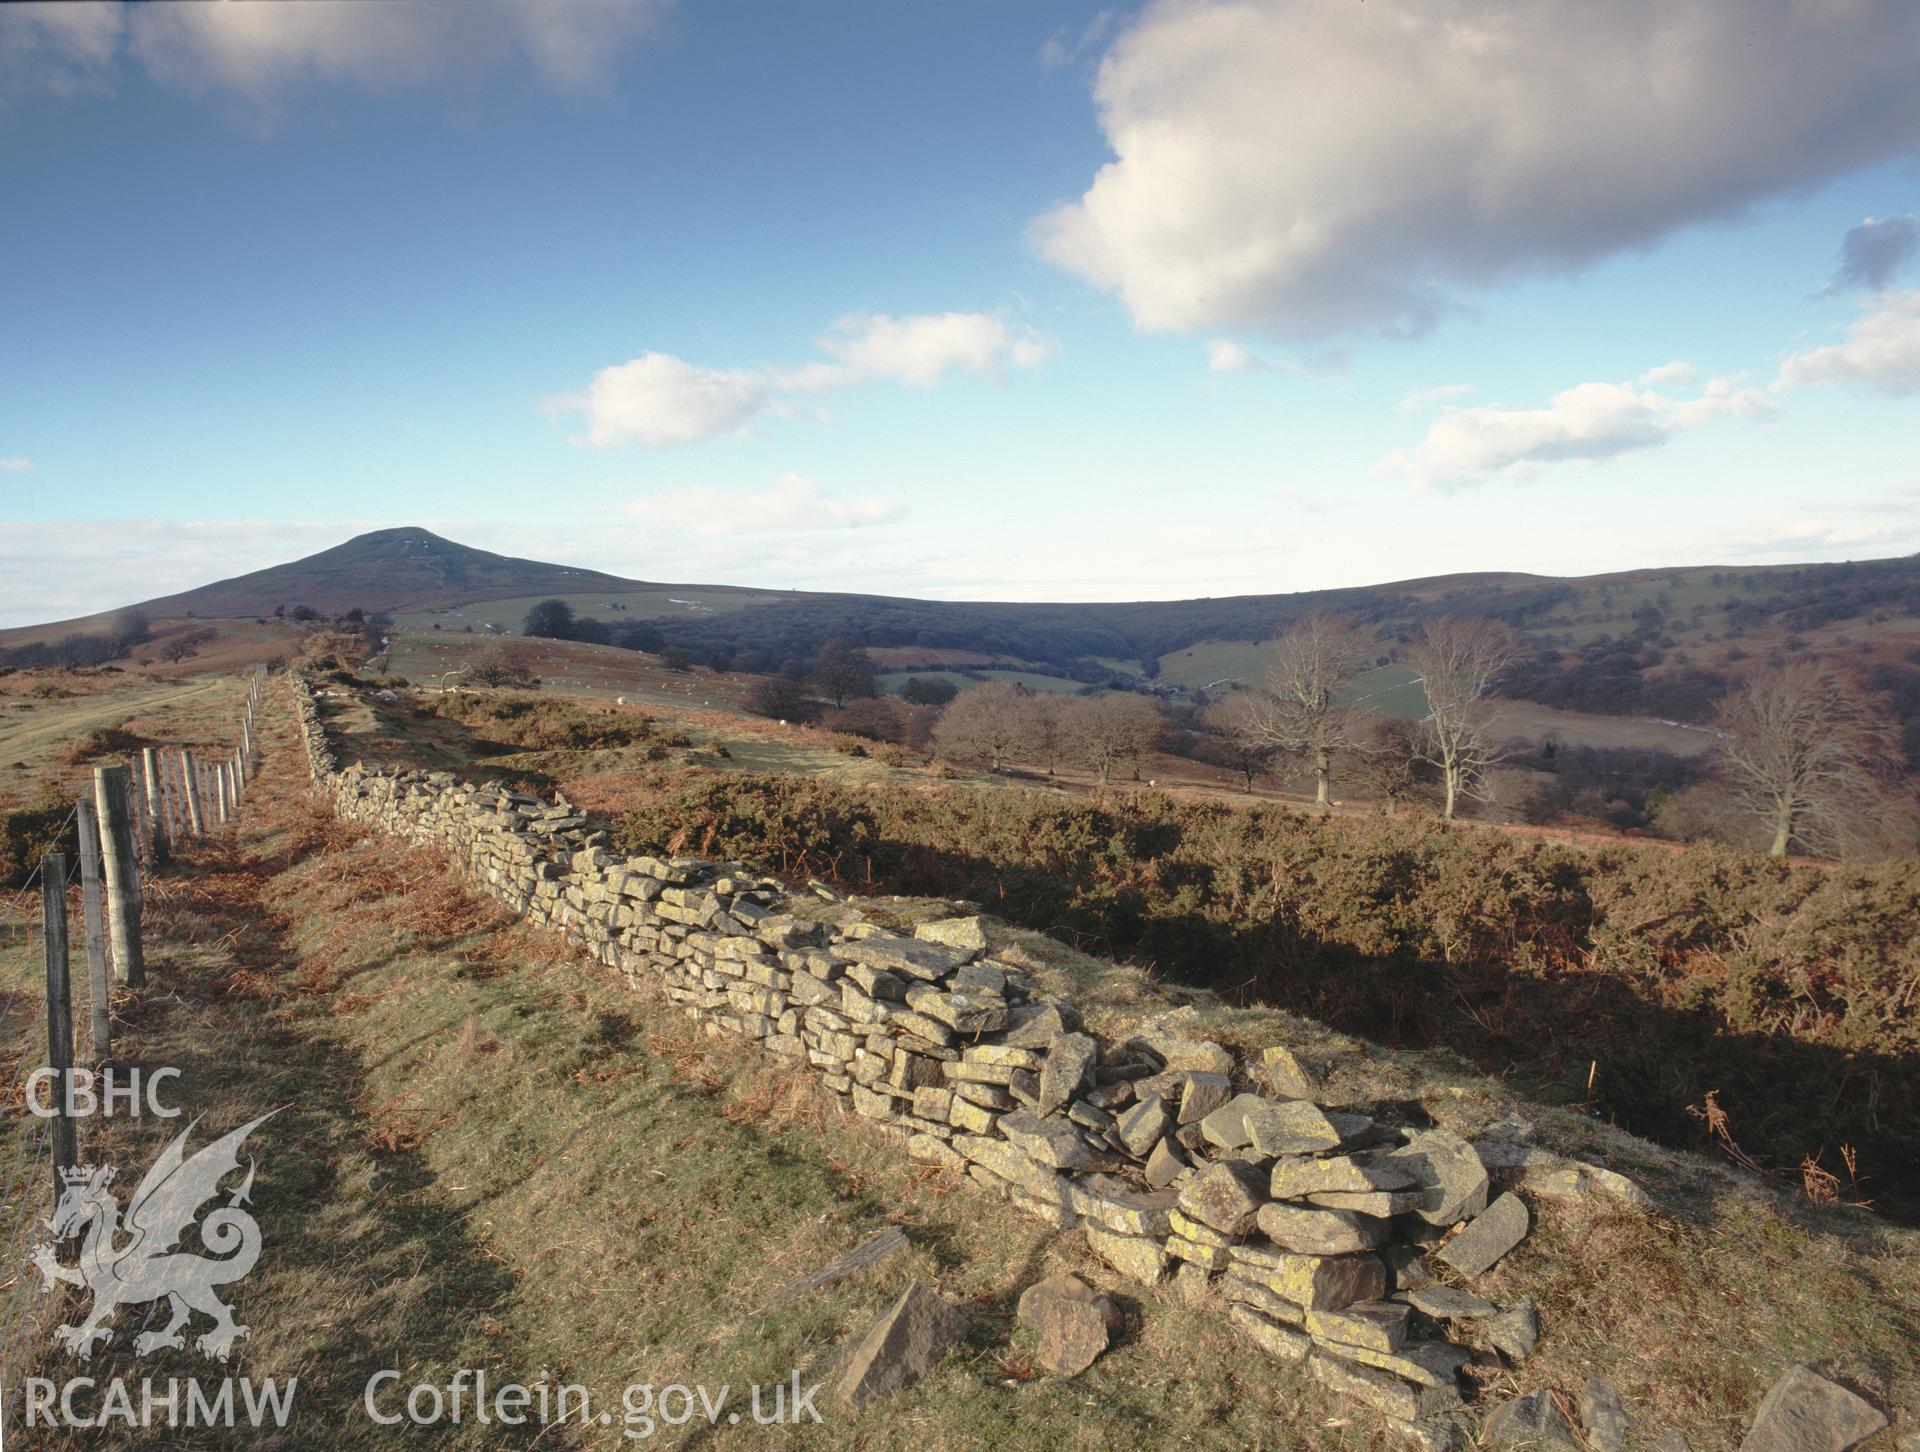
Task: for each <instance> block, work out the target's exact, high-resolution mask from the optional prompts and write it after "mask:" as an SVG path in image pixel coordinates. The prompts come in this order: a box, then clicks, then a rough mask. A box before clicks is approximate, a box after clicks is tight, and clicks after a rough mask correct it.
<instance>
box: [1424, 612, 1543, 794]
mask: <svg viewBox="0 0 1920 1452" xmlns="http://www.w3.org/2000/svg"><path fill="white" fill-rule="evenodd" d="M1521 651H1522V647H1521V644H1520V642H1519V641H1518V640H1517V639H1515V637H1514V635H1513V632H1512V631H1510V630H1508V629H1507V627H1506V626H1504V625H1502V624H1501V623H1500V622H1499V621H1497V620H1483V619H1478V618H1472V617H1466V616H1459V615H1446V616H1441V617H1439V618H1437V619H1434V620H1429V621H1427V622H1426V624H1424V625H1423V626H1421V627H1420V630H1419V633H1418V634H1416V635H1415V637H1414V640H1413V644H1412V645H1411V646H1410V647H1409V648H1408V651H1407V663H1408V664H1409V665H1411V666H1412V667H1413V668H1414V670H1415V671H1417V672H1418V673H1419V675H1420V679H1421V683H1422V685H1423V686H1424V688H1425V690H1426V693H1427V711H1428V715H1427V719H1426V720H1425V721H1423V722H1422V723H1421V733H1420V735H1421V747H1420V757H1421V759H1422V760H1423V761H1426V762H1428V763H1429V764H1431V765H1432V766H1433V767H1434V768H1435V769H1436V770H1437V771H1438V772H1439V773H1440V785H1441V791H1442V793H1443V796H1442V805H1441V808H1440V815H1441V816H1442V817H1443V818H1445V819H1446V820H1447V821H1452V820H1453V813H1454V809H1455V807H1457V806H1458V805H1459V801H1460V798H1461V797H1479V796H1484V795H1485V783H1486V775H1487V771H1488V769H1489V768H1490V767H1492V766H1495V765H1496V764H1498V763H1499V762H1500V761H1502V760H1503V759H1505V757H1506V755H1507V752H1506V748H1505V747H1504V746H1503V745H1501V744H1500V743H1499V742H1496V741H1495V740H1494V739H1493V736H1492V731H1491V722H1490V718H1491V714H1492V713H1491V710H1490V707H1489V703H1488V700H1487V693H1488V692H1489V691H1490V690H1491V689H1492V687H1493V684H1494V682H1495V681H1497V680H1499V678H1500V677H1501V676H1502V675H1504V674H1505V673H1506V671H1507V670H1508V669H1509V668H1510V667H1511V666H1512V665H1513V664H1514V662H1515V661H1517V660H1518V659H1519V658H1520V655H1521Z"/></svg>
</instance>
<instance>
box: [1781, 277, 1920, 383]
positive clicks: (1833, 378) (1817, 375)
mask: <svg viewBox="0 0 1920 1452" xmlns="http://www.w3.org/2000/svg"><path fill="white" fill-rule="evenodd" d="M1823 383H1844V384H1847V385H1849V386H1851V387H1855V388H1860V389H1864V390H1866V391H1867V392H1870V393H1887V394H1896V395H1897V394H1904V393H1920V289H1916V290H1914V291H1912V292H1903V293H1895V294H1891V295H1889V296H1886V297H1884V298H1882V299H1881V301H1880V303H1879V305H1878V306H1877V307H1875V308H1874V309H1873V310H1872V311H1871V312H1869V313H1867V314H1866V315H1865V316H1864V317H1862V318H1860V319H1859V320H1858V321H1857V322H1855V323H1854V324H1853V326H1852V327H1851V328H1849V329H1848V330H1847V336H1846V340H1845V341H1844V342H1841V343H1834V344H1830V345H1828V346H1826V347H1823V348H1809V349H1807V350H1805V351H1804V352H1800V353H1794V354H1791V355H1790V356H1789V357H1788V358H1787V360H1786V362H1784V363H1782V364H1781V365H1780V376H1779V377H1778V378H1777V379H1776V380H1775V382H1774V387H1775V388H1808V387H1813V386H1815V385H1818V384H1823Z"/></svg>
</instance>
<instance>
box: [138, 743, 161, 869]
mask: <svg viewBox="0 0 1920 1452" xmlns="http://www.w3.org/2000/svg"><path fill="white" fill-rule="evenodd" d="M140 779H141V780H142V781H143V782H145V783H146V786H147V831H148V832H149V833H150V834H151V839H152V840H151V846H152V851H153V865H154V866H155V867H165V866H166V865H167V833H168V828H167V794H166V792H165V791H164V790H163V789H162V787H161V785H160V754H159V753H158V752H157V751H155V750H154V749H153V748H152V747H151V746H143V747H142V748H141V749H140Z"/></svg>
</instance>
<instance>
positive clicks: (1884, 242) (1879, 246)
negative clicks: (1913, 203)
mask: <svg viewBox="0 0 1920 1452" xmlns="http://www.w3.org/2000/svg"><path fill="white" fill-rule="evenodd" d="M1916 254H1920V219H1915V218H1913V217H1909V216H1900V217H1869V218H1867V220H1866V221H1864V222H1862V223H1860V225H1859V226H1857V227H1851V228H1849V229H1848V231H1847V235H1846V236H1845V237H1843V238H1842V239H1841V240H1840V265H1839V266H1838V267H1837V268H1835V269H1834V273H1833V277H1832V278H1831V279H1830V280H1829V281H1828V283H1827V285H1826V287H1825V288H1824V289H1822V291H1823V292H1824V293H1825V294H1827V295H1828V296H1831V295H1832V294H1834V293H1836V292H1847V291H1850V290H1851V289H1854V288H1865V289H1867V290H1868V291H1869V292H1879V291H1880V290H1881V289H1882V288H1883V287H1885V286H1886V285H1887V284H1888V283H1890V282H1892V281H1893V279H1894V278H1895V277H1896V276H1897V275H1898V274H1899V272H1900V270H1901V269H1902V268H1903V267H1905V266H1906V265H1907V264H1908V263H1909V262H1911V261H1913V259H1914V257H1915V255H1916Z"/></svg>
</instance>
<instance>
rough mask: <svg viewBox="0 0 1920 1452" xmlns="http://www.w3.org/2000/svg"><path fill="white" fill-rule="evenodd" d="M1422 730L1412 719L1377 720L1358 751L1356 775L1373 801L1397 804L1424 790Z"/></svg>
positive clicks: (1380, 804)
mask: <svg viewBox="0 0 1920 1452" xmlns="http://www.w3.org/2000/svg"><path fill="white" fill-rule="evenodd" d="M1421 737H1422V733H1421V731H1420V728H1418V727H1417V726H1415V725H1414V723H1413V722H1411V721H1400V720H1392V719H1376V720H1375V721H1374V723H1373V729H1372V730H1371V731H1369V732H1368V733H1367V740H1366V744H1365V745H1364V746H1362V747H1361V748H1360V750H1359V751H1357V752H1356V753H1355V754H1354V766H1353V775H1354V777H1355V779H1356V780H1357V781H1358V782H1359V784H1360V790H1361V791H1362V792H1364V793H1366V795H1367V797H1368V799H1369V800H1371V801H1373V802H1374V803H1375V804H1376V805H1378V806H1382V807H1388V808H1392V807H1397V806H1399V805H1400V804H1401V803H1402V802H1404V801H1407V800H1408V799H1409V798H1411V797H1412V796H1413V795H1414V793H1415V792H1417V791H1419V790H1420V785H1421V781H1420V773H1421V769H1422V767H1423V765H1424V763H1423V760H1422V741H1421Z"/></svg>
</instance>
